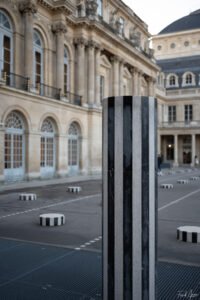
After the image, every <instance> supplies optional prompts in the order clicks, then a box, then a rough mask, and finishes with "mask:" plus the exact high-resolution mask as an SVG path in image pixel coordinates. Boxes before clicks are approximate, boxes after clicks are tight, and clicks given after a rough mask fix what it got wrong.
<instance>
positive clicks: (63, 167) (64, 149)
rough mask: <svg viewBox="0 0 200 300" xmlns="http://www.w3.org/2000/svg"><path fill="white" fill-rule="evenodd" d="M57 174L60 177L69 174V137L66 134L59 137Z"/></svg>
mask: <svg viewBox="0 0 200 300" xmlns="http://www.w3.org/2000/svg"><path fill="white" fill-rule="evenodd" d="M56 145H58V146H57V151H56V152H57V153H58V156H57V175H58V176H60V177H63V176H66V175H67V171H68V170H67V169H68V139H67V136H66V135H59V136H58V137H57V143H56Z"/></svg>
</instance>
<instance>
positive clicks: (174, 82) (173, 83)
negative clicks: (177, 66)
mask: <svg viewBox="0 0 200 300" xmlns="http://www.w3.org/2000/svg"><path fill="white" fill-rule="evenodd" d="M169 85H170V86H174V85H176V77H175V76H174V75H172V76H170V78H169Z"/></svg>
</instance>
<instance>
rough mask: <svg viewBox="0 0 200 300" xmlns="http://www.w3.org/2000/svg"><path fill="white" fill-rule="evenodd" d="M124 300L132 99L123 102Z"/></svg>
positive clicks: (128, 295) (128, 273) (128, 291)
mask: <svg viewBox="0 0 200 300" xmlns="http://www.w3.org/2000/svg"><path fill="white" fill-rule="evenodd" d="M123 208H124V210H123V236H124V299H126V300H131V299H132V97H124V102H123Z"/></svg>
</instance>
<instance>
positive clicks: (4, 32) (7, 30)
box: [0, 10, 12, 74]
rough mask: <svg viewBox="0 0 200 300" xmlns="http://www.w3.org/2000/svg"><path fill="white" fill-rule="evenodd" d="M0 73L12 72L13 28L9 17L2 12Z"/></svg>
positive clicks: (0, 18) (0, 25)
mask: <svg viewBox="0 0 200 300" xmlns="http://www.w3.org/2000/svg"><path fill="white" fill-rule="evenodd" d="M0 71H1V72H2V71H4V72H6V73H7V74H9V73H10V72H11V71H12V26H11V22H10V20H9V18H8V17H7V15H6V14H5V13H4V12H3V11H1V10H0Z"/></svg>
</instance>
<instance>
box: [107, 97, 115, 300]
mask: <svg viewBox="0 0 200 300" xmlns="http://www.w3.org/2000/svg"><path fill="white" fill-rule="evenodd" d="M114 100H115V98H114V97H111V98H109V99H108V220H109V224H108V299H109V300H114V298H115V293H114V280H115V278H114V273H115V270H114V263H115V262H114V245H115V238H114V237H115V218H114V217H115V216H114V211H115V209H114V198H115V195H114V169H115V165H114V146H115V139H114V136H115V131H114V126H115V118H114V114H115V105H114Z"/></svg>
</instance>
